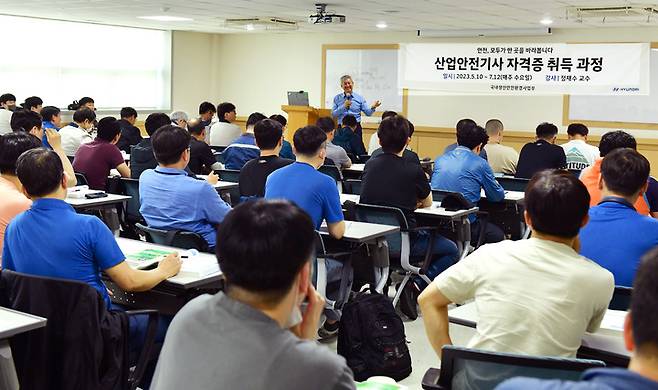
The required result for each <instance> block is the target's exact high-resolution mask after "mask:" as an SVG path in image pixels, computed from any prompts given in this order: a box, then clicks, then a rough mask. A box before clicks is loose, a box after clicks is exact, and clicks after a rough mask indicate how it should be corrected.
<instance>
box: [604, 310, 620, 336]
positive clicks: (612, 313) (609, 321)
mask: <svg viewBox="0 0 658 390" xmlns="http://www.w3.org/2000/svg"><path fill="white" fill-rule="evenodd" d="M625 319H626V312H625V311H622V310H608V311H607V312H606V313H605V317H603V321H601V328H602V329H607V330H615V331H618V332H623V331H624V320H625Z"/></svg>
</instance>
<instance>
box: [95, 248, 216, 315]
mask: <svg viewBox="0 0 658 390" xmlns="http://www.w3.org/2000/svg"><path fill="white" fill-rule="evenodd" d="M116 240H117V243H118V244H119V248H121V251H122V252H123V253H124V254H128V253H135V252H139V251H142V250H144V249H149V248H152V249H160V250H167V251H172V252H173V251H177V252H179V253H180V252H184V251H185V250H183V249H180V248H174V247H169V246H164V245H156V244H152V243H149V242H144V241H139V240H131V239H128V238H121V237H120V238H117V239H116ZM195 257H196V258H202V259H212V260H213V261H216V258H215V255H213V254H211V253H199V254H198V255H197V256H195ZM189 260H192V259H188V261H189ZM221 280H222V273H221V271H220V272H216V273H214V274H210V275H207V276H203V277H196V276H190V275H184V274H178V275H176V276H174V277H171V278H169V279H167V280H165V281H164V282H162V283H160V284H158V285H157V286H155V287H154V288H153V289H152V290H150V291H144V292H125V291H123V290H121V289H120V288H119V287H118V286H116V285H115V284H114V283H113V282H112V281H110V280H109V279H107V278H105V283H106V285H107V287H108V288H109V289H110V290H111V291H112V293H113V294H114V296H113V297H112V301H113V302H115V303H118V304H121V305H125V306H129V307H132V308H135V309H156V310H159V311H160V312H161V313H164V314H172V315H173V314H176V313H177V312H178V310H180V308H181V307H183V305H185V304H186V303H187V302H188V301H189V300H190V299H193V298H195V297H196V296H198V295H200V294H203V293H205V292H207V291H208V290H217V289H219V288H220V287H221Z"/></svg>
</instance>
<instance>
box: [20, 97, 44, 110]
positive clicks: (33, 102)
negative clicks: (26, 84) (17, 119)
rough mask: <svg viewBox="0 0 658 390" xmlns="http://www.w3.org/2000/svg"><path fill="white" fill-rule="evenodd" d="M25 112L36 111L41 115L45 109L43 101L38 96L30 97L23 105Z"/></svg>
mask: <svg viewBox="0 0 658 390" xmlns="http://www.w3.org/2000/svg"><path fill="white" fill-rule="evenodd" d="M21 107H23V109H24V110H28V111H34V112H36V113H37V114H41V108H42V107H43V100H41V98H40V97H38V96H30V97H29V98H26V99H25V103H22V104H21Z"/></svg>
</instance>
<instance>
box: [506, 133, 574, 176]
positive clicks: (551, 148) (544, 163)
mask: <svg viewBox="0 0 658 390" xmlns="http://www.w3.org/2000/svg"><path fill="white" fill-rule="evenodd" d="M535 132H536V134H537V140H536V141H535V142H530V143H527V144H525V145H524V146H523V148H522V149H521V153H520V154H519V163H518V164H517V165H516V175H514V176H515V177H520V178H523V179H530V178H531V177H532V175H534V174H535V173H537V172H539V171H541V170H544V169H563V168H566V167H567V157H566V156H565V154H564V149H562V148H561V147H559V146H557V145H555V140H556V139H557V126H555V125H554V124H552V123H546V122H544V123H541V124H540V125H539V126H537V129H536V130H535Z"/></svg>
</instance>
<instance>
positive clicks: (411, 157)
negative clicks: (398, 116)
mask: <svg viewBox="0 0 658 390" xmlns="http://www.w3.org/2000/svg"><path fill="white" fill-rule="evenodd" d="M386 112H393V111H386ZM386 118H391V116H390V115H389V116H387V117H386ZM382 121H383V120H382ZM407 124H408V125H409V138H408V139H407V145H406V146H405V148H404V151H403V152H402V159H404V160H407V161H409V162H413V163H416V164H420V159H419V158H418V155H417V154H416V152H414V151H413V150H411V149H409V144H410V143H411V137H412V136H413V135H414V124H413V123H411V121H409V120H407ZM375 134H377V133H375ZM377 142H379V137H378V138H377ZM382 153H384V151H383V150H382V148H381V146H380V147H379V148H377V149H375V150H374V151H373V152H372V154H371V157H375V156H378V155H380V154H382Z"/></svg>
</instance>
